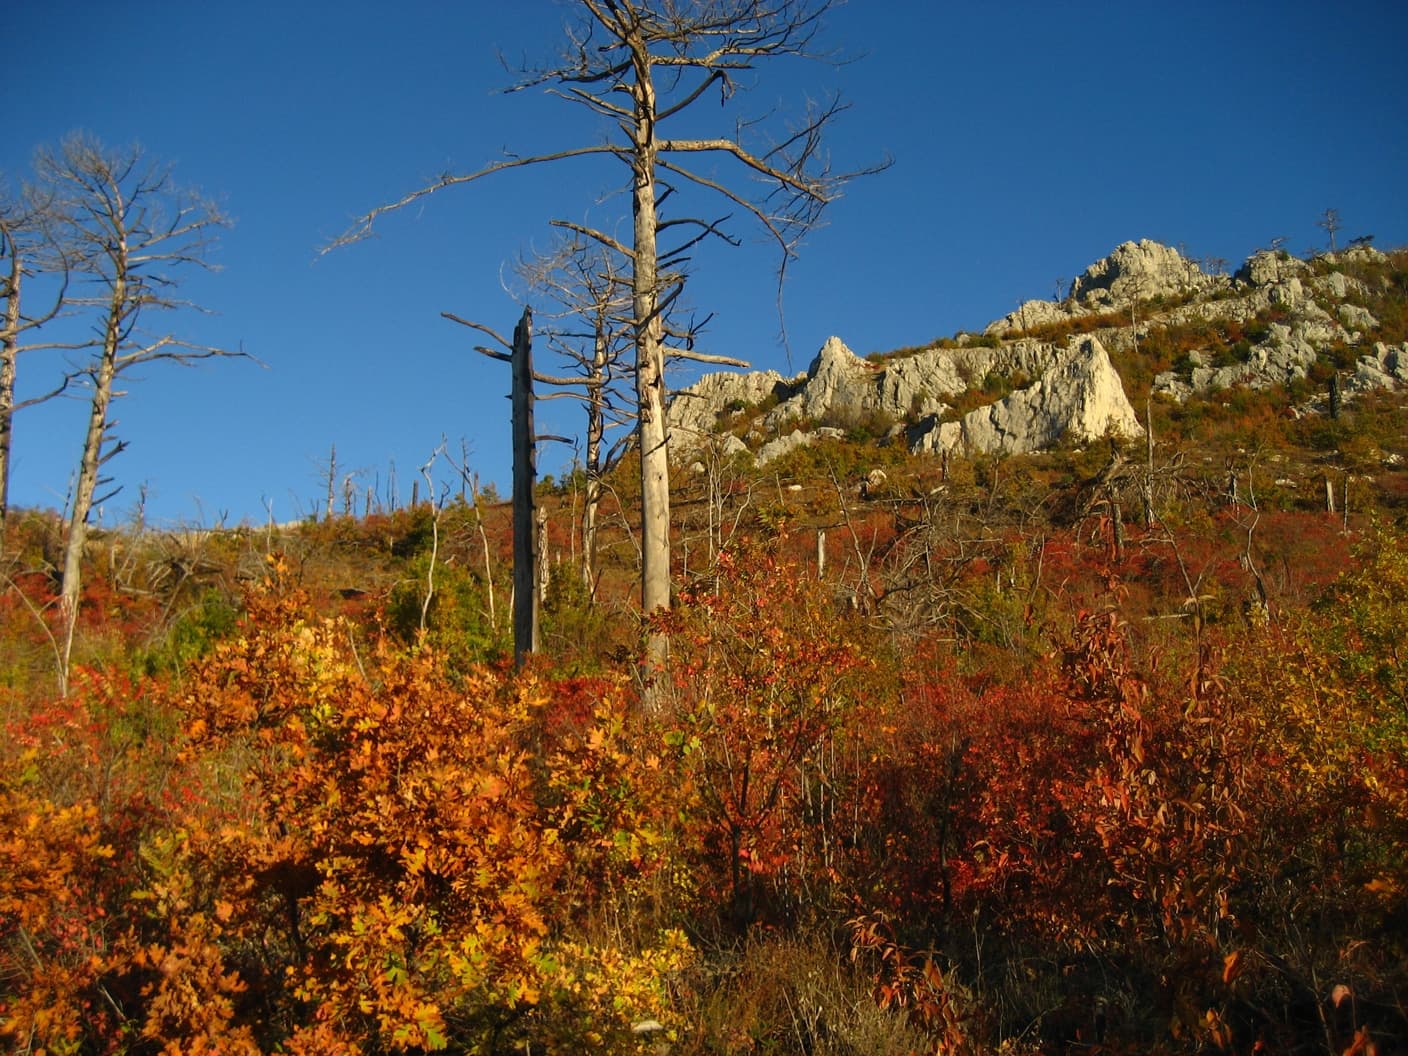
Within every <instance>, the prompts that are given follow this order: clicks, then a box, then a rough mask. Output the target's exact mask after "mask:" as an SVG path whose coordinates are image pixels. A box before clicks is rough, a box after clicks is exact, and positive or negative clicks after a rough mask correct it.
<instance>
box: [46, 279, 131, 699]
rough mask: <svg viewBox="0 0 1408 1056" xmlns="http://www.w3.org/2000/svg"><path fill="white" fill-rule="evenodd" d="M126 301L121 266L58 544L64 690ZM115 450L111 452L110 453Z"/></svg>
mask: <svg viewBox="0 0 1408 1056" xmlns="http://www.w3.org/2000/svg"><path fill="white" fill-rule="evenodd" d="M126 304H127V279H126V275H125V274H124V273H123V271H122V270H120V271H119V272H118V274H117V275H116V276H115V278H114V281H113V285H112V298H111V303H110V306H109V309H108V318H107V321H106V323H105V326H104V330H103V348H102V354H101V357H100V358H99V361H98V364H97V370H96V371H95V372H94V374H93V398H92V402H91V404H90V405H89V413H88V431H87V433H86V434H85V435H84V438H83V455H82V457H81V460H80V461H79V464H78V483H77V485H76V486H75V488H74V491H73V506H72V507H71V509H70V510H69V519H68V538H67V540H66V541H65V543H64V575H63V589H62V594H61V598H60V607H59V613H60V616H61V619H62V621H63V655H62V658H61V659H60V666H61V669H62V670H61V671H60V674H59V682H60V685H61V686H62V687H63V692H64V693H65V694H67V692H68V672H69V665H70V662H71V660H72V656H73V637H74V631H75V629H76V628H77V626H78V603H79V598H80V595H81V594H82V590H83V550H84V547H85V546H86V544H87V542H88V517H89V514H91V513H92V510H93V496H94V493H95V492H96V491H97V487H98V472H99V470H100V469H101V467H102V464H103V462H104V458H103V439H104V437H105V436H106V434H107V430H108V409H109V406H110V405H111V403H112V389H113V379H114V378H115V377H116V376H117V351H118V347H119V346H120V344H121V341H122V334H121V326H122V314H123V310H124V308H125V307H126ZM111 454H116V450H114V451H113V452H111Z"/></svg>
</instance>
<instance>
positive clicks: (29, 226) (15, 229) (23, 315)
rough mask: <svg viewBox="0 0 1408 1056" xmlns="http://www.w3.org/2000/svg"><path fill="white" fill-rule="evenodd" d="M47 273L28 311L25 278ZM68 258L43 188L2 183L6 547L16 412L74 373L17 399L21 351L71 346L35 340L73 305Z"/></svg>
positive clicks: (1, 511) (0, 424)
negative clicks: (45, 287)
mask: <svg viewBox="0 0 1408 1056" xmlns="http://www.w3.org/2000/svg"><path fill="white" fill-rule="evenodd" d="M38 274H44V275H46V276H47V277H49V278H53V279H56V280H57V282H58V287H57V290H56V291H55V292H53V294H52V295H51V296H46V297H45V298H44V301H43V305H42V308H41V309H40V311H38V312H34V311H33V310H32V309H30V310H26V302H25V300H24V292H25V283H26V280H27V279H29V278H32V277H34V276H35V275H38ZM68 279H69V262H68V255H67V253H66V252H65V250H64V247H63V246H62V245H61V244H60V243H59V242H58V241H57V240H56V238H55V235H54V224H53V213H52V208H51V203H50V202H49V201H48V200H47V199H46V197H45V195H44V193H43V191H42V190H41V189H38V188H30V189H29V190H28V191H27V193H24V194H22V195H20V196H18V197H11V196H10V195H9V194H8V193H7V192H6V190H5V188H4V187H3V186H0V547H3V546H4V540H5V518H6V515H7V513H8V512H9V505H10V454H11V451H12V449H13V441H14V420H15V415H16V413H18V412H19V411H22V410H24V409H25V408H26V407H32V406H34V405H35V404H37V403H42V402H43V401H45V400H48V399H52V398H53V397H55V396H58V395H59V394H61V393H62V392H63V391H64V390H65V389H66V388H67V387H68V385H69V382H70V381H71V380H72V377H71V376H69V375H64V377H63V378H62V379H61V380H60V381H59V382H58V384H57V386H56V387H55V388H53V389H51V390H50V391H48V392H46V393H44V394H43V395H40V396H35V397H31V398H30V399H27V400H22V401H18V402H17V401H16V398H15V383H16V379H17V377H18V374H19V358H20V355H21V353H25V352H33V351H37V350H39V349H69V350H72V349H74V348H76V347H78V346H75V345H73V344H66V343H61V342H41V341H34V340H32V339H30V338H31V336H32V335H35V334H37V333H38V332H39V331H40V330H41V328H43V327H44V326H45V324H47V323H49V322H51V321H53V320H54V319H57V318H58V317H59V316H60V315H62V314H63V312H64V309H65V307H66V305H67V304H68Z"/></svg>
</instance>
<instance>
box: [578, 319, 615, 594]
mask: <svg viewBox="0 0 1408 1056" xmlns="http://www.w3.org/2000/svg"><path fill="white" fill-rule="evenodd" d="M604 327H605V321H604V320H602V321H600V323H599V325H598V326H597V330H596V335H595V337H594V339H593V345H592V366H591V384H589V385H588V388H587V400H588V403H587V464H586V477H587V486H586V490H585V493H584V495H583V503H582V585H583V586H584V587H586V590H587V598H588V600H589V601H595V599H596V557H597V545H596V522H597V508H598V507H599V506H600V505H601V473H602V465H601V444H602V440H603V439H604V438H605V435H606V410H605V407H604V405H603V401H604V400H605V398H606V392H605V380H606V371H607V366H608V360H609V357H610V353H609V349H608V347H607V334H606V333H605V330H604Z"/></svg>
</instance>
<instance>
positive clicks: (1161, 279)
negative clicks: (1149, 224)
mask: <svg viewBox="0 0 1408 1056" xmlns="http://www.w3.org/2000/svg"><path fill="white" fill-rule="evenodd" d="M1212 282H1213V280H1212V279H1211V278H1209V277H1208V276H1207V275H1205V274H1204V273H1203V269H1202V268H1200V267H1198V265H1196V264H1194V263H1193V262H1192V261H1191V260H1188V259H1186V258H1185V257H1184V256H1183V255H1182V254H1181V253H1179V252H1178V250H1176V249H1173V248H1172V247H1171V246H1165V245H1163V244H1162V243H1159V242H1153V241H1151V240H1149V239H1147V238H1145V239H1141V240H1140V241H1138V242H1124V243H1122V244H1121V245H1119V246H1117V247H1116V248H1115V251H1114V252H1113V253H1111V254H1110V255H1109V256H1108V257H1105V258H1104V259H1103V260H1097V261H1096V262H1095V263H1094V264H1092V265H1090V267H1088V268H1086V269H1085V271H1084V272H1083V273H1082V274H1081V276H1080V277H1079V278H1078V279H1076V280H1075V281H1074V282H1073V283H1071V300H1073V301H1075V302H1076V303H1077V304H1082V305H1085V306H1086V307H1087V308H1090V307H1097V306H1098V307H1114V306H1116V305H1120V304H1128V303H1129V302H1130V301H1133V300H1137V299H1149V298H1153V297H1178V296H1182V295H1184V294H1188V293H1196V292H1198V291H1200V290H1203V289H1206V288H1207V287H1208V286H1209V285H1211V284H1212Z"/></svg>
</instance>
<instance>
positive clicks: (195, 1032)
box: [0, 592, 693, 1053]
mask: <svg viewBox="0 0 1408 1056" xmlns="http://www.w3.org/2000/svg"><path fill="white" fill-rule="evenodd" d="M247 609H248V611H247V614H246V617H245V619H244V621H243V622H242V623H241V625H240V627H239V629H238V631H237V633H236V634H235V635H233V636H231V637H230V638H228V639H226V640H224V641H221V642H219V643H218V644H216V645H215V647H214V648H213V649H212V650H211V652H210V653H209V655H207V656H206V657H204V658H201V659H198V660H196V661H195V662H193V663H192V664H191V665H190V667H189V669H188V671H187V673H186V677H185V678H183V679H182V681H181V683H180V684H179V686H178V685H175V684H170V685H169V686H168V687H167V688H164V689H163V688H162V687H161V686H159V685H158V684H156V683H141V684H137V683H128V682H123V681H120V680H114V679H111V678H106V677H96V676H95V678H94V679H89V680H86V681H84V680H79V681H76V683H75V684H76V686H80V687H82V688H81V689H80V692H79V693H78V695H76V696H75V698H73V699H71V700H69V701H66V702H64V703H63V704H62V705H55V706H54V707H53V708H50V709H47V710H45V709H38V710H34V711H32V712H31V713H30V714H28V715H27V716H25V717H24V719H23V721H22V723H21V725H20V726H19V727H18V728H17V730H16V731H13V737H12V740H11V743H12V744H14V745H16V746H18V756H17V757H16V758H14V759H12V760H11V762H13V763H14V764H15V765H13V766H10V767H7V768H6V770H5V777H4V778H3V784H0V792H2V793H3V795H0V856H3V859H4V868H3V870H0V871H3V874H4V875H3V877H0V950H3V955H4V958H5V961H4V964H5V971H4V973H3V975H2V976H0V979H3V986H2V987H0V1010H3V1011H0V1017H3V1018H2V1019H0V1031H3V1032H4V1035H5V1036H6V1037H7V1038H9V1039H10V1040H11V1041H12V1042H14V1043H15V1044H17V1045H24V1046H37V1047H39V1048H44V1049H45V1050H47V1051H55V1052H64V1051H73V1052H80V1051H83V1052H86V1051H93V1052H100V1051H101V1052H107V1051H113V1052H146V1051H152V1052H155V1051H167V1052H177V1051H180V1052H211V1053H214V1052H255V1051H273V1050H275V1049H278V1048H282V1049H283V1050H284V1051H290V1052H310V1053H311V1052H352V1051H357V1052H361V1051H426V1050H434V1049H441V1048H446V1047H451V1048H456V1049H459V1050H461V1051H499V1050H501V1049H504V1048H508V1047H513V1046H519V1047H521V1046H523V1045H525V1044H527V1045H533V1046H543V1047H553V1048H557V1049H566V1050H570V1051H583V1052H586V1051H592V1052H614V1051H635V1048H636V1047H637V1038H636V1035H635V1034H634V1033H633V1031H632V1027H633V1026H634V1025H635V1024H637V1023H639V1022H642V1021H644V1020H648V1019H653V1020H657V1021H660V1022H661V1023H662V1024H663V1026H662V1027H661V1029H662V1030H665V1031H666V1032H667V1034H668V1031H669V1030H671V1029H673V1024H674V1022H675V1021H674V1019H673V1018H672V1014H671V1008H670V1002H669V994H668V992H667V985H668V982H669V980H670V978H671V977H672V976H673V975H674V974H675V973H677V972H678V971H680V970H682V969H683V968H684V967H686V966H687V965H688V964H689V963H690V961H691V960H692V958H693V953H692V951H691V949H690V946H689V943H688V942H687V940H686V939H685V938H684V936H683V933H682V932H680V931H679V930H678V929H672V928H670V927H668V926H666V925H665V924H663V923H662V924H661V925H659V926H655V927H648V926H646V927H636V928H632V929H629V930H627V931H622V930H620V929H617V930H616V931H605V930H603V929H602V928H601V927H600V926H599V924H598V923H596V922H598V921H599V920H601V919H602V918H603V915H604V914H606V913H607V911H608V910H611V911H617V910H618V909H619V907H621V906H624V905H627V904H636V903H640V904H644V903H646V902H648V901H649V900H650V899H651V898H652V897H653V895H652V893H651V892H652V888H651V886H650V885H651V884H652V883H654V882H655V877H656V874H657V873H658V872H659V871H660V869H661V863H662V862H663V861H664V860H665V858H666V853H665V838H664V829H663V828H662V827H661V824H660V823H659V818H660V815H659V804H660V803H662V802H669V801H670V799H669V797H668V796H667V795H666V793H665V790H666V789H668V788H669V787H670V786H671V782H669V781H668V780H666V779H665V778H664V776H663V774H664V765H663V763H662V757H661V755H660V754H659V753H658V752H652V751H651V750H650V748H649V743H648V742H647V743H642V744H640V745H639V747H637V746H636V745H635V744H634V743H633V742H634V741H636V740H637V739H638V736H637V735H638V732H639V731H637V730H636V728H635V726H634V720H633V719H632V711H631V709H630V707H629V706H628V703H627V698H626V696H625V694H624V693H623V692H622V691H621V689H620V688H619V687H615V686H614V685H612V684H611V683H609V682H598V683H596V684H595V685H594V686H593V687H591V688H590V689H587V687H583V690H584V692H585V696H584V697H583V698H582V699H581V702H580V704H579V705H577V706H576V707H575V709H574V715H573V718H572V721H563V720H562V714H563V713H562V709H561V708H556V707H553V706H552V705H553V700H552V695H551V688H550V686H549V684H547V683H544V682H542V681H540V680H539V679H537V678H536V677H534V676H525V677H523V678H513V677H510V676H508V675H506V674H504V673H503V672H501V671H499V670H498V669H486V668H474V669H467V670H464V671H461V672H459V673H458V674H457V675H455V676H452V675H451V673H450V672H449V671H448V669H447V667H446V665H445V664H444V663H443V661H442V659H441V658H439V657H438V656H436V655H435V653H434V651H433V650H432V649H430V648H426V647H424V646H422V647H421V648H419V649H417V650H414V651H412V652H406V651H404V650H401V649H398V648H396V647H395V646H394V645H393V644H392V643H390V642H389V641H386V640H381V641H375V640H374V641H371V642H367V641H365V640H364V639H363V638H362V637H361V636H360V635H359V634H358V633H356V632H355V630H354V628H353V627H352V626H351V625H350V624H349V623H348V622H347V621H346V620H343V619H339V618H332V619H329V618H324V617H319V616H317V615H316V614H314V613H313V612H312V611H311V610H310V609H309V608H308V607H307V603H306V600H305V599H302V598H300V597H299V596H298V595H296V594H279V593H277V592H260V593H256V594H255V595H253V596H251V598H250V599H249V601H248V602H247ZM553 715H556V716H558V718H556V719H554V721H551V722H549V721H548V718H549V716H553ZM665 817H666V818H667V819H668V813H666V815H665ZM657 919H660V920H663V919H664V918H663V916H658V917H657Z"/></svg>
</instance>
